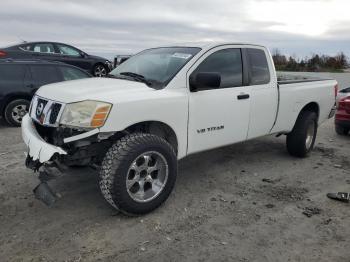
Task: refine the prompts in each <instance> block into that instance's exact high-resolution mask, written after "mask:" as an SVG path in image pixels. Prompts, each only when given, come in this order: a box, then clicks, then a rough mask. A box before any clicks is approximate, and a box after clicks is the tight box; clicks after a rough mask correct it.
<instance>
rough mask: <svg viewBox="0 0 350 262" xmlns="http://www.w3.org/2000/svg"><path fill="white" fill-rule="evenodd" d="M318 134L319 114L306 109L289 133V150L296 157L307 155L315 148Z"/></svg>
mask: <svg viewBox="0 0 350 262" xmlns="http://www.w3.org/2000/svg"><path fill="white" fill-rule="evenodd" d="M316 135H317V114H316V113H315V112H310V111H304V112H301V114H300V115H299V117H298V119H297V121H296V123H295V126H294V128H293V130H292V132H290V133H289V134H288V135H287V150H288V152H289V154H291V155H292V156H296V157H306V156H308V154H309V153H310V151H311V150H312V149H313V147H314V144H315V140H316Z"/></svg>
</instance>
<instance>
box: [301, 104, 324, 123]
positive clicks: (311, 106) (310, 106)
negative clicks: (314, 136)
mask: <svg viewBox="0 0 350 262" xmlns="http://www.w3.org/2000/svg"><path fill="white" fill-rule="evenodd" d="M305 111H309V112H314V113H316V114H317V122H318V118H319V116H320V106H319V105H318V103H317V102H310V103H308V104H306V105H305V106H304V107H303V108H302V109H301V110H300V112H299V115H298V118H299V117H300V115H301V114H302V113H303V112H305Z"/></svg>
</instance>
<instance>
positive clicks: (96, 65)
mask: <svg viewBox="0 0 350 262" xmlns="http://www.w3.org/2000/svg"><path fill="white" fill-rule="evenodd" d="M1 58H13V59H41V60H46V61H59V62H62V63H66V64H70V65H74V66H77V67H79V68H81V69H84V70H86V71H87V72H89V73H90V74H92V75H93V76H96V77H104V76H106V75H107V74H108V73H109V72H110V71H111V70H112V69H113V65H112V62H110V61H109V60H108V59H106V58H103V57H99V56H93V55H89V54H87V53H85V52H83V51H81V50H80V49H78V48H76V47H73V46H70V45H67V44H63V43H56V42H26V43H22V44H19V45H14V46H10V47H6V48H0V59H1Z"/></svg>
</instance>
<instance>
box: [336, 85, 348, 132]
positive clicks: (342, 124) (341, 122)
mask: <svg viewBox="0 0 350 262" xmlns="http://www.w3.org/2000/svg"><path fill="white" fill-rule="evenodd" d="M335 131H336V132H337V134H338V135H347V134H349V132H350V87H348V88H344V89H342V90H340V91H339V93H338V96H337V111H336V114H335Z"/></svg>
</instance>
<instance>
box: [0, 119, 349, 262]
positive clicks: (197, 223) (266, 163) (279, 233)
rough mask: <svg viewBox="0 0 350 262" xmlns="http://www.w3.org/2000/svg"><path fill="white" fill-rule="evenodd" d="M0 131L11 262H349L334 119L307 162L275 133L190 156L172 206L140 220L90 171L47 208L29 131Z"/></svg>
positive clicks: (344, 166) (72, 177)
mask: <svg viewBox="0 0 350 262" xmlns="http://www.w3.org/2000/svg"><path fill="white" fill-rule="evenodd" d="M0 134H1V135H0V145H1V148H0V228H1V234H0V260H1V261H342V262H343V261H349V257H350V249H349V236H350V219H349V217H350V216H349V214H350V206H349V205H350V204H346V203H340V202H336V201H332V200H329V199H327V197H326V193H327V192H331V191H350V158H349V156H350V136H349V137H340V136H337V135H336V134H335V132H334V128H333V122H332V120H329V121H328V122H326V123H325V124H324V125H322V126H321V127H320V129H319V135H318V138H317V146H316V148H315V151H314V152H313V154H312V155H311V156H310V157H309V158H306V159H296V158H292V157H290V156H289V155H288V154H287V152H286V149H285V138H284V137H280V138H275V137H272V136H270V137H264V138H259V139H255V140H252V141H248V142H246V143H241V144H236V145H233V146H229V147H225V148H221V149H217V150H212V151H209V152H205V153H201V154H196V155H193V156H190V157H188V158H186V159H185V160H182V161H181V162H180V165H179V175H178V180H177V183H176V187H175V190H174V192H173V193H172V194H171V196H170V198H169V199H168V201H167V202H166V203H165V204H164V205H162V206H161V207H160V208H159V209H157V210H156V211H154V212H153V213H151V214H148V215H145V216H142V217H133V218H129V217H126V216H123V215H121V214H118V213H117V212H115V211H114V210H113V209H112V208H110V207H109V205H108V204H106V203H105V201H104V199H103V198H102V196H101V194H100V193H99V189H98V186H97V178H96V174H95V173H94V172H93V171H91V170H90V169H73V170H70V171H69V172H68V173H69V175H67V176H64V177H62V178H61V179H59V180H57V181H54V183H52V186H53V187H54V188H55V189H56V190H57V191H58V192H60V193H61V195H62V199H60V201H59V202H57V203H56V205H55V206H54V207H52V208H48V207H46V206H45V205H44V204H42V203H41V202H39V201H37V200H35V199H34V197H33V195H32V189H33V188H34V187H35V186H36V184H37V182H38V180H37V178H36V177H35V175H34V174H33V173H32V172H31V171H30V170H28V169H26V168H25V167H24V154H23V151H24V149H25V148H24V146H23V143H22V141H21V137H20V129H17V128H9V127H7V126H6V125H5V124H0ZM304 211H307V212H306V213H307V214H309V215H311V217H308V216H306V215H305V214H303V212H304Z"/></svg>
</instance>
